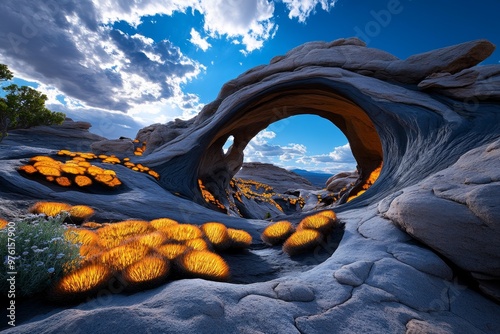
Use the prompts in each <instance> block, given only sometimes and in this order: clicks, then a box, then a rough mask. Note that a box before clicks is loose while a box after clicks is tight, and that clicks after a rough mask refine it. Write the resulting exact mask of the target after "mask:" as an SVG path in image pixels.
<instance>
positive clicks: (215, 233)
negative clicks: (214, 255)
mask: <svg viewBox="0 0 500 334" xmlns="http://www.w3.org/2000/svg"><path fill="white" fill-rule="evenodd" d="M201 230H202V231H203V233H204V234H205V236H206V238H207V239H208V241H209V242H210V243H211V244H212V245H213V246H214V247H215V248H216V249H218V250H224V249H226V248H228V247H229V234H228V233H227V227H226V226H225V225H224V224H221V223H216V222H210V223H205V224H203V225H202V226H201Z"/></svg>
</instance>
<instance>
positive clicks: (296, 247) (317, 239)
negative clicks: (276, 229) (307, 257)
mask: <svg viewBox="0 0 500 334" xmlns="http://www.w3.org/2000/svg"><path fill="white" fill-rule="evenodd" d="M322 238H323V237H322V235H321V233H319V232H318V231H316V230H300V231H297V232H295V233H294V234H292V235H291V236H290V237H289V238H288V239H287V240H286V241H285V243H284V244H283V251H284V252H285V253H287V254H288V255H291V256H293V255H297V254H300V253H304V252H307V251H310V250H312V249H314V248H316V246H318V245H319V244H320V243H321V241H322Z"/></svg>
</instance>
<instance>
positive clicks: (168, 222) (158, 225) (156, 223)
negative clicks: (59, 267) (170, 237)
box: [150, 218, 179, 230]
mask: <svg viewBox="0 0 500 334" xmlns="http://www.w3.org/2000/svg"><path fill="white" fill-rule="evenodd" d="M150 224H151V226H153V227H154V228H155V229H157V230H159V229H162V228H165V227H169V226H172V225H178V224H179V223H178V222H177V221H175V220H173V219H170V218H158V219H154V220H152V221H151V222H150Z"/></svg>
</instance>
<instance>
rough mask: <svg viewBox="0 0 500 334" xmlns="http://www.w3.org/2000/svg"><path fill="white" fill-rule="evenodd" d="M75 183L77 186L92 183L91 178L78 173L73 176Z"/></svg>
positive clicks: (86, 185)
mask: <svg viewBox="0 0 500 334" xmlns="http://www.w3.org/2000/svg"><path fill="white" fill-rule="evenodd" d="M75 183H76V185H77V186H79V187H88V186H91V185H92V180H91V179H90V178H89V177H87V176H85V175H78V176H76V177H75Z"/></svg>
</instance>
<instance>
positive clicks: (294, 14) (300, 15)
mask: <svg viewBox="0 0 500 334" xmlns="http://www.w3.org/2000/svg"><path fill="white" fill-rule="evenodd" d="M282 1H283V3H284V4H286V7H287V8H288V10H289V11H290V13H288V17H289V18H290V19H293V18H297V19H298V21H299V22H305V21H306V20H307V18H308V17H309V15H311V13H314V11H315V9H316V6H317V5H318V4H319V5H321V9H323V10H325V11H330V8H333V7H334V6H335V3H336V2H337V1H338V0H331V1H328V0H282Z"/></svg>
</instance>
